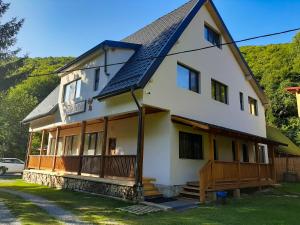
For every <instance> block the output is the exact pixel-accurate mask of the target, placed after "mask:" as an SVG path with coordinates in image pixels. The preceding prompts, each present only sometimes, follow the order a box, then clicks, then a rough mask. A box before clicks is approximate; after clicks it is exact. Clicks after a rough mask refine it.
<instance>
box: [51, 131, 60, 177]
mask: <svg viewBox="0 0 300 225" xmlns="http://www.w3.org/2000/svg"><path fill="white" fill-rule="evenodd" d="M59 134H60V127H57V128H56V135H55V148H54V157H53V164H52V171H54V170H55V163H56V155H57V150H58V139H59Z"/></svg>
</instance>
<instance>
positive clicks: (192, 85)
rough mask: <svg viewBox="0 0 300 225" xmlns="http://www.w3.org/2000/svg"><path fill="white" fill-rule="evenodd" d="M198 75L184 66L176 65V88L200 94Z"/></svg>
mask: <svg viewBox="0 0 300 225" xmlns="http://www.w3.org/2000/svg"><path fill="white" fill-rule="evenodd" d="M199 77H200V76H199V73H198V72H196V71H195V70H192V69H189V68H187V67H185V66H182V65H180V64H177V86H178V87H181V88H184V89H187V90H191V91H194V92H197V93H200V78H199Z"/></svg>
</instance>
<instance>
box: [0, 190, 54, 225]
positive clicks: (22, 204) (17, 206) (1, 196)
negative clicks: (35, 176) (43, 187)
mask: <svg viewBox="0 0 300 225" xmlns="http://www.w3.org/2000/svg"><path fill="white" fill-rule="evenodd" d="M0 201H3V202H4V204H5V205H6V206H7V208H8V209H9V210H10V211H11V213H12V214H13V215H14V216H15V217H16V218H18V219H19V220H20V221H21V222H22V224H53V225H56V224H59V222H58V221H57V220H56V219H55V218H53V217H51V216H49V215H48V214H47V212H46V211H44V210H43V209H41V208H39V207H38V206H36V205H34V204H33V203H31V202H29V201H25V200H24V199H22V198H20V197H17V196H14V195H11V194H7V193H4V192H0Z"/></svg>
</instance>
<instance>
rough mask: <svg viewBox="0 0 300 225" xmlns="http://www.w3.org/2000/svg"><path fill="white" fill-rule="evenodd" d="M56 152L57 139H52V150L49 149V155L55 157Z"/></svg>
mask: <svg viewBox="0 0 300 225" xmlns="http://www.w3.org/2000/svg"><path fill="white" fill-rule="evenodd" d="M54 151H55V138H51V140H50V148H49V155H54Z"/></svg>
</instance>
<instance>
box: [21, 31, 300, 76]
mask: <svg viewBox="0 0 300 225" xmlns="http://www.w3.org/2000/svg"><path fill="white" fill-rule="evenodd" d="M298 30H300V27H299V28H295V29H290V30H284V31H280V32H276V33H269V34H264V35H259V36H254V37H249V38H245V39H241V40H238V41H231V42H225V43H221V44H220V45H210V46H206V47H202V48H195V49H190V50H184V51H179V52H174V53H169V54H165V55H161V56H152V57H146V58H141V59H137V60H134V61H131V62H139V61H144V60H151V59H157V58H164V57H167V56H173V55H179V54H184V53H190V52H195V51H202V50H206V49H210V48H215V47H220V46H225V45H231V44H237V43H241V42H246V41H251V40H255V39H260V38H266V37H271V36H276V35H281V34H286V33H291V32H294V31H298ZM127 62H128V61H124V62H118V63H111V64H107V65H101V66H92V67H83V68H77V69H73V70H66V71H64V72H63V73H70V72H75V71H81V70H90V69H99V68H102V67H106V66H117V65H123V64H125V63H127ZM55 74H58V73H57V72H55V71H54V72H50V73H44V74H36V75H29V76H27V77H41V76H50V75H55Z"/></svg>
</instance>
